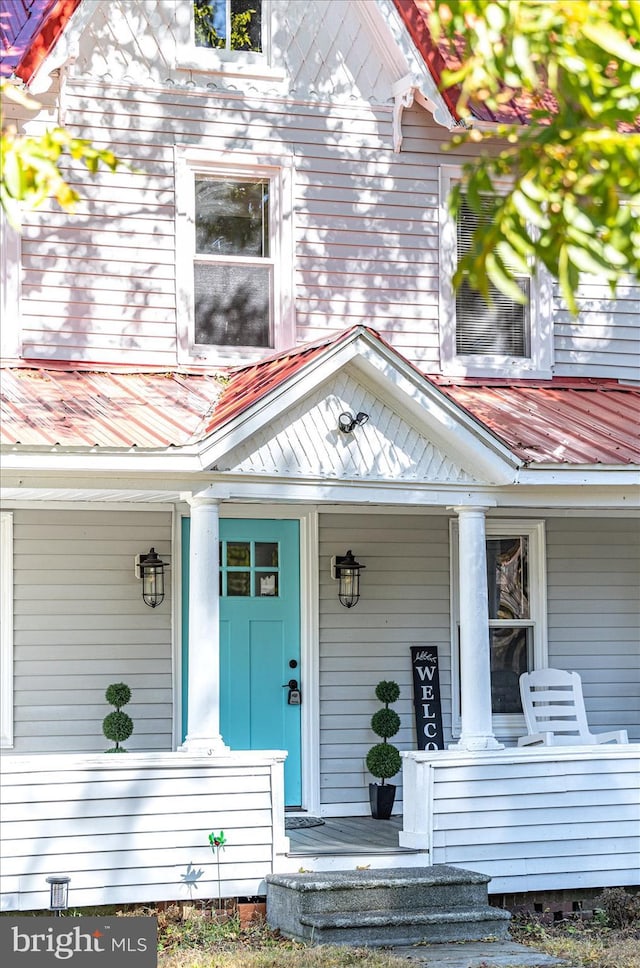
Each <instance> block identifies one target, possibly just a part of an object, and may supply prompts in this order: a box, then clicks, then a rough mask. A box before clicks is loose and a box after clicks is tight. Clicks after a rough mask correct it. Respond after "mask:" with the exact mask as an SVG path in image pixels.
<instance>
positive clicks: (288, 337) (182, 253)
mask: <svg viewBox="0 0 640 968" xmlns="http://www.w3.org/2000/svg"><path fill="white" fill-rule="evenodd" d="M176 169H177V170H176V197H177V203H178V216H177V232H178V244H177V253H178V254H177V271H178V294H179V303H178V305H179V310H178V311H179V325H180V327H181V332H180V362H197V361H201V362H206V363H212V362H214V363H239V362H245V361H251V360H254V359H258V358H259V357H260V356H263V355H264V354H265V351H268V350H278V349H284V348H287V347H289V346H292V345H293V343H294V327H293V310H292V279H293V270H292V266H293V252H292V240H291V215H292V203H291V161H290V159H289V158H288V157H282V158H269V159H258V158H256V157H255V156H254V155H249V156H245V155H242V156H241V155H240V153H238V154H234V155H231V154H228V155H225V156H224V160H217V159H216V158H215V156H213V157H212V156H211V155H210V153H208V152H202V151H195V152H192V151H190V150H189V149H186V148H180V149H176Z"/></svg>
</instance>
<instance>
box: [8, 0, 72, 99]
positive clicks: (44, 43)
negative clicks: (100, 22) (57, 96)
mask: <svg viewBox="0 0 640 968" xmlns="http://www.w3.org/2000/svg"><path fill="white" fill-rule="evenodd" d="M80 2H81V0H0V47H1V54H2V62H1V64H0V76H2V77H9V76H10V75H11V74H14V73H15V74H16V75H17V76H18V77H20V78H21V79H22V80H23V81H24V82H25V83H28V82H29V81H30V80H31V78H32V77H33V75H34V74H35V72H36V71H37V69H38V68H39V67H40V64H41V63H42V62H43V60H44V59H45V57H46V56H47V54H48V53H49V52H50V51H51V50H52V49H53V48H54V46H55V44H56V42H57V40H58V37H59V36H60V34H61V33H62V31H63V30H64V28H65V27H66V25H67V23H68V22H69V19H70V17H71V15H72V14H73V13H74V11H75V10H76V8H77V7H78V5H79V4H80Z"/></svg>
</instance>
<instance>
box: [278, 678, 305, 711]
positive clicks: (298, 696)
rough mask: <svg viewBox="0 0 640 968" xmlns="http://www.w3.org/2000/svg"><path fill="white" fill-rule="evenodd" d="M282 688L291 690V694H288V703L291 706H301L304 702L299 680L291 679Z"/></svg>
mask: <svg viewBox="0 0 640 968" xmlns="http://www.w3.org/2000/svg"><path fill="white" fill-rule="evenodd" d="M282 688H283V689H288V690H289V695H288V696H287V703H288V704H289V706H299V705H300V703H301V702H302V693H301V692H300V686H299V685H298V680H297V679H289V681H288V682H285V684H284V685H283V687H282Z"/></svg>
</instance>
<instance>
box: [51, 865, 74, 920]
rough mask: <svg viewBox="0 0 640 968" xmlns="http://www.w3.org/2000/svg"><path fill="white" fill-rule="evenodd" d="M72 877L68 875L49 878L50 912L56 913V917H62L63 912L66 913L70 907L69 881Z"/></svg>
mask: <svg viewBox="0 0 640 968" xmlns="http://www.w3.org/2000/svg"><path fill="white" fill-rule="evenodd" d="M70 880H71V878H70V877H67V876H66V875H64V874H63V875H61V876H58V875H55V876H53V877H47V884H48V885H49V910H50V911H55V912H56V916H57V917H60V915H61V914H62V912H63V911H66V910H67V908H68V906H69V881H70Z"/></svg>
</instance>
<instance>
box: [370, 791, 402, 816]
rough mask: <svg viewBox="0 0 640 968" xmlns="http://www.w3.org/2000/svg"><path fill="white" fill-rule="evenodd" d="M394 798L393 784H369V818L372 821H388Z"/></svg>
mask: <svg viewBox="0 0 640 968" xmlns="http://www.w3.org/2000/svg"><path fill="white" fill-rule="evenodd" d="M395 798H396V788H395V785H394V784H393V783H384V784H380V783H370V784H369V803H370V804H371V816H372V817H373V819H374V820H388V819H389V817H390V816H391V811H392V810H393V801H394V800H395Z"/></svg>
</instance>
